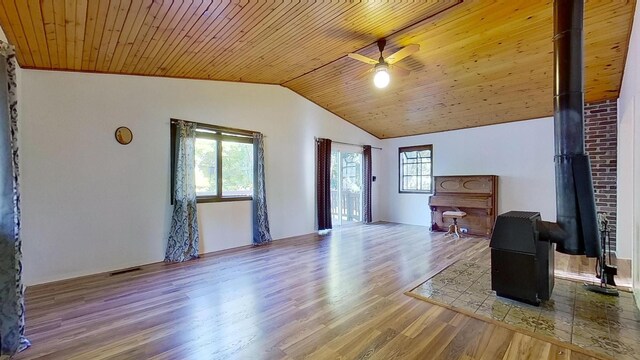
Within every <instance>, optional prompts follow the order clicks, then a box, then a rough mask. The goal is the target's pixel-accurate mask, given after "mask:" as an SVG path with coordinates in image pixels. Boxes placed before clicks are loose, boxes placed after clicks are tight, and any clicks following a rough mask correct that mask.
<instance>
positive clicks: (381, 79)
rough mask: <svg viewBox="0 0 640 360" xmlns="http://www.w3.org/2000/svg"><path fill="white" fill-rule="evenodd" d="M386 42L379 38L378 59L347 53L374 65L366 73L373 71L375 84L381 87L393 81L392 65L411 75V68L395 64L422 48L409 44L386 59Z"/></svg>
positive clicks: (399, 71)
mask: <svg viewBox="0 0 640 360" xmlns="http://www.w3.org/2000/svg"><path fill="white" fill-rule="evenodd" d="M386 44H387V41H386V40H385V39H380V40H378V50H380V58H379V59H378V60H373V59H371V58H368V57H366V56H364V55H360V54H356V53H350V54H347V56H348V57H350V58H352V59H354V60H358V61H361V62H363V63H365V64H369V65H374V67H373V69H369V70H367V72H366V73H365V74H368V73H370V72H372V71H373V73H374V74H373V84H374V85H375V86H376V87H377V88H379V89H382V88H385V87H387V86H388V85H389V82H390V81H391V75H390V74H389V70H390V65H391V66H392V67H391V70H392V71H393V72H394V73H396V74H398V75H403V76H406V75H409V73H410V71H409V70H406V69H404V68H402V67H400V66H398V65H395V63H397V62H398V61H400V60H402V59H404V58H406V57H407V56H409V55H411V54H413V53H415V52H416V51H418V50H420V45H417V44H411V45H407V46H405V47H404V48H402V49H400V50H398V51H396V52H395V53H393V54H391V55H389V56H388V57H387V59H386V60H385V58H384V57H383V56H382V52H383V51H384V47H385V45H386Z"/></svg>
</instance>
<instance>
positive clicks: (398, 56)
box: [385, 44, 420, 65]
mask: <svg viewBox="0 0 640 360" xmlns="http://www.w3.org/2000/svg"><path fill="white" fill-rule="evenodd" d="M418 50H420V45H418V44H411V45H407V46H405V47H404V48H402V49H400V50H398V51H397V52H395V53H393V54H392V55H389V56H387V58H386V59H385V61H386V62H387V63H389V65H391V64H395V63H397V62H398V61H400V60H402V59H404V58H406V57H407V56H409V55H411V54H413V53H415V52H416V51H418Z"/></svg>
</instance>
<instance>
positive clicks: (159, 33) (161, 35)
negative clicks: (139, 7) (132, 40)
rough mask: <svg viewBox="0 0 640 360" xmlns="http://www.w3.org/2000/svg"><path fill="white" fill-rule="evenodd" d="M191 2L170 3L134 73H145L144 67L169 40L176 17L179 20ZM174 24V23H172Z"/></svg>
mask: <svg viewBox="0 0 640 360" xmlns="http://www.w3.org/2000/svg"><path fill="white" fill-rule="evenodd" d="M188 7H189V4H188V3H186V2H185V1H176V2H174V3H173V4H170V5H169V9H168V10H167V13H166V14H165V16H164V17H163V18H162V19H161V21H160V22H159V23H158V24H157V27H154V28H153V29H152V34H151V38H150V39H149V43H148V44H147V46H146V48H145V49H144V51H143V52H142V53H141V55H140V57H139V59H138V61H137V64H136V65H135V67H134V68H132V69H131V72H132V73H134V74H144V73H145V71H144V69H145V68H146V66H147V65H148V64H149V62H150V61H152V60H153V57H154V56H156V55H157V53H158V51H159V50H160V48H161V47H162V45H163V43H164V42H165V41H167V38H168V36H169V34H170V33H171V31H172V30H173V28H172V26H175V24H174V19H175V18H176V16H178V20H179V19H180V17H181V15H182V14H184V12H186V10H187V9H188ZM172 24H173V25H172Z"/></svg>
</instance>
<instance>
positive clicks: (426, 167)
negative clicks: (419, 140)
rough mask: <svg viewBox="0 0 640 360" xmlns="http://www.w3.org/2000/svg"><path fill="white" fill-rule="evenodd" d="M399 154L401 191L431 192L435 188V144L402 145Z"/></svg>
mask: <svg viewBox="0 0 640 360" xmlns="http://www.w3.org/2000/svg"><path fill="white" fill-rule="evenodd" d="M399 154H400V159H399V167H400V169H399V173H400V181H399V191H400V192H401V193H431V192H432V189H433V187H432V184H433V173H432V170H433V146H432V145H420V146H409V147H401V148H400V149H399Z"/></svg>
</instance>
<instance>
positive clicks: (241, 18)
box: [188, 2, 274, 78]
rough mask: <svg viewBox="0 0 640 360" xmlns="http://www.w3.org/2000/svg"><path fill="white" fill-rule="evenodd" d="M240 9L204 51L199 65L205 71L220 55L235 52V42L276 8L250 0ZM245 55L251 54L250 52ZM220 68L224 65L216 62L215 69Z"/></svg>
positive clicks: (196, 75) (195, 72) (190, 73)
mask: <svg viewBox="0 0 640 360" xmlns="http://www.w3.org/2000/svg"><path fill="white" fill-rule="evenodd" d="M239 10H241V11H239V13H238V15H237V16H234V18H233V19H231V20H230V21H229V23H227V24H226V25H225V27H224V28H223V29H221V30H220V31H219V32H218V33H217V34H216V38H218V39H220V40H219V41H214V42H212V43H211V45H214V46H213V47H209V48H208V50H205V52H204V53H203V55H204V56H202V57H201V62H200V63H199V65H203V66H204V72H206V73H208V72H209V71H208V70H210V69H211V67H213V66H212V65H213V64H214V63H215V61H216V59H217V57H218V56H220V55H222V54H226V53H233V44H234V43H239V42H241V41H242V39H243V38H244V36H245V35H246V34H247V33H250V32H251V31H252V29H253V28H254V27H255V25H256V23H259V22H261V21H264V20H265V18H267V17H268V16H269V15H270V14H272V13H273V12H274V9H273V8H271V7H270V6H268V5H267V4H265V3H261V4H256V3H251V2H249V3H248V4H247V5H245V6H244V7H242V9H239ZM235 28H242V29H243V31H241V32H236V31H233V30H234V29H235ZM243 55H244V56H249V55H248V54H243ZM218 68H222V67H221V66H220V67H218V66H217V63H216V66H215V67H214V69H218ZM196 69H197V67H196ZM217 71H218V70H217ZM206 75H207V74H202V73H198V72H197V71H190V72H189V73H188V76H189V77H194V78H199V77H201V76H206Z"/></svg>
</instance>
